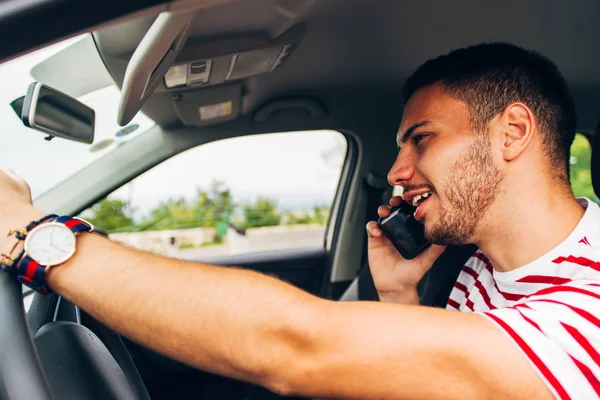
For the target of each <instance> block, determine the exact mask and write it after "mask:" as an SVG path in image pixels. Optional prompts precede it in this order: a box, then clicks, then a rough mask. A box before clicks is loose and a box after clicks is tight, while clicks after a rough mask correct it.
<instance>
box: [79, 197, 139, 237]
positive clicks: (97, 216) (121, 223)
mask: <svg viewBox="0 0 600 400" xmlns="http://www.w3.org/2000/svg"><path fill="white" fill-rule="evenodd" d="M89 211H90V212H91V213H92V215H91V216H89V217H87V220H88V221H89V222H91V223H92V224H93V225H94V226H97V227H99V228H102V229H105V230H106V231H108V232H114V231H116V230H124V229H131V228H133V226H134V220H133V218H132V217H131V216H130V215H129V212H130V211H131V210H130V209H129V204H128V202H126V201H123V200H118V199H114V200H111V199H107V198H106V199H103V200H102V201H100V202H98V203H96V204H95V205H94V206H93V207H92V208H91V209H90V210H89Z"/></svg>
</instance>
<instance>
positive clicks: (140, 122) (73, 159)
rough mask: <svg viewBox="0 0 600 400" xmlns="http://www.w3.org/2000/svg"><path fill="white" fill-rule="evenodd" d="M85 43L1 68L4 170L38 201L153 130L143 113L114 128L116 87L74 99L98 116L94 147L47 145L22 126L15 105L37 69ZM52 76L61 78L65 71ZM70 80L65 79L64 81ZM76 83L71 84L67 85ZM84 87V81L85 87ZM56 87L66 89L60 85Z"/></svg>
mask: <svg viewBox="0 0 600 400" xmlns="http://www.w3.org/2000/svg"><path fill="white" fill-rule="evenodd" d="M85 38H87V39H89V35H82V36H79V37H76V38H73V39H69V40H67V41H64V42H61V43H58V44H55V45H52V46H49V47H46V48H44V49H41V50H38V51H35V52H33V53H30V54H28V55H25V56H23V57H20V58H17V59H15V60H12V61H9V62H7V63H4V64H2V65H0V88H1V89H0V127H1V131H0V159H1V160H2V161H1V165H2V167H8V168H11V169H13V170H15V172H16V173H17V174H19V175H20V176H21V177H22V178H23V179H25V180H26V181H27V182H28V183H29V185H30V186H31V191H32V195H33V198H34V199H35V198H36V197H38V196H39V195H41V194H43V193H44V192H46V191H48V190H50V189H52V188H53V187H54V186H56V185H57V184H59V183H60V182H62V181H63V180H65V179H66V178H68V177H69V176H70V175H72V174H74V173H76V172H77V171H78V170H80V169H82V168H84V167H85V166H86V165H88V164H90V163H91V162H93V161H94V160H96V159H98V158H99V157H102V156H104V155H106V154H107V153H109V152H110V151H112V150H114V149H115V148H116V147H118V146H119V144H121V143H122V142H123V141H126V140H130V139H131V138H132V137H135V136H137V135H139V134H140V133H142V132H144V131H147V130H148V129H149V128H150V127H152V126H153V125H154V122H153V121H152V120H151V119H149V118H148V117H146V116H145V115H144V114H143V113H141V112H140V113H138V115H137V116H136V117H135V118H134V119H133V121H132V122H131V123H129V125H127V127H125V128H126V129H125V130H124V131H123V127H121V126H119V125H118V124H117V123H116V121H117V111H118V106H119V97H120V92H119V89H118V87H117V86H116V85H115V84H114V83H112V82H111V83H109V84H107V85H104V86H103V87H101V88H95V90H93V91H91V92H88V93H84V94H82V95H80V96H76V97H77V99H78V100H80V101H81V102H83V103H85V104H86V105H88V106H89V107H91V108H93V109H94V110H95V111H96V132H95V139H94V143H92V144H91V145H87V144H82V143H77V142H71V141H67V140H64V139H61V138H54V139H53V140H52V141H47V140H45V139H44V138H45V137H46V136H47V135H45V134H44V133H42V132H38V131H34V130H32V129H30V128H27V127H25V126H24V125H23V123H22V122H21V119H20V117H19V116H18V115H17V114H16V113H15V111H14V110H13V108H12V107H11V103H12V102H13V101H14V100H15V99H17V98H19V97H22V96H24V95H25V93H26V92H27V87H28V86H29V85H30V84H31V83H32V82H34V81H35V80H36V79H35V78H34V77H33V76H32V70H33V68H34V67H35V66H36V65H38V64H39V63H41V62H43V61H45V60H47V59H48V58H50V57H52V56H54V55H56V54H57V53H59V52H61V51H64V50H66V49H67V48H68V47H70V46H73V45H75V44H77V43H78V42H79V41H81V40H83V39H85ZM49 73H54V74H58V75H60V73H61V71H49ZM66 78H67V77H64V76H62V77H61V79H63V80H64V79H66ZM73 79H82V78H81V77H79V78H73ZM77 83H78V82H72V81H71V82H69V86H71V87H72V86H73V84H77ZM85 83H86V82H81V84H82V85H84V84H85ZM53 87H54V88H55V89H58V90H64V89H61V87H57V86H56V85H54V86H53Z"/></svg>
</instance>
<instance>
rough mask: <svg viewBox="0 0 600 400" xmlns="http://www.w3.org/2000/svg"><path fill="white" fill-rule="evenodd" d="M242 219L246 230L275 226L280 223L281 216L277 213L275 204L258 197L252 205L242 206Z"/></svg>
mask: <svg viewBox="0 0 600 400" xmlns="http://www.w3.org/2000/svg"><path fill="white" fill-rule="evenodd" d="M244 217H245V219H246V226H247V227H248V228H255V227H259V226H275V225H279V224H280V222H281V215H280V214H279V213H278V212H277V202H275V201H274V200H270V199H266V198H263V197H259V198H257V199H256V202H255V203H254V204H246V205H245V206H244Z"/></svg>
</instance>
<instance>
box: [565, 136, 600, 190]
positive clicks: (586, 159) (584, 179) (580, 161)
mask: <svg viewBox="0 0 600 400" xmlns="http://www.w3.org/2000/svg"><path fill="white" fill-rule="evenodd" d="M591 162H592V147H591V146H590V142H589V141H588V139H587V138H586V137H585V136H583V135H582V134H579V133H578V134H577V135H576V136H575V140H574V141H573V144H572V145H571V172H570V180H571V188H572V189H573V193H574V194H575V196H578V197H579V196H585V197H587V198H589V199H591V200H594V201H598V198H597V197H596V195H595V194H594V188H593V187H592V172H591V169H590V168H591Z"/></svg>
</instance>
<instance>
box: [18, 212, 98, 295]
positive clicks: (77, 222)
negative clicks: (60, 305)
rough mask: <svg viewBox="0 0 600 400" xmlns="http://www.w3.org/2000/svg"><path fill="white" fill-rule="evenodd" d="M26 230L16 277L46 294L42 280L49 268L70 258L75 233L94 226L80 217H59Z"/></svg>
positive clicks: (73, 247)
mask: <svg viewBox="0 0 600 400" xmlns="http://www.w3.org/2000/svg"><path fill="white" fill-rule="evenodd" d="M29 229H31V230H29ZM28 230H29V232H28V233H27V236H26V237H25V245H24V250H23V255H22V257H21V259H20V261H19V262H18V264H17V279H18V280H19V281H20V282H21V283H23V284H24V285H26V286H29V287H30V288H32V289H33V290H36V291H38V292H40V293H48V292H49V291H50V290H49V288H48V286H47V285H46V283H45V281H44V277H45V275H46V272H47V271H48V269H49V268H50V267H52V266H55V265H59V264H62V263H64V262H66V261H67V260H69V259H70V258H71V257H73V254H75V242H76V236H77V235H78V234H79V233H81V232H92V231H93V230H94V226H93V225H92V224H90V223H89V222H87V221H85V220H83V219H79V218H73V217H69V216H62V217H56V218H52V219H49V220H47V221H45V222H43V223H40V224H38V225H36V226H35V227H32V228H29V227H28Z"/></svg>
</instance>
